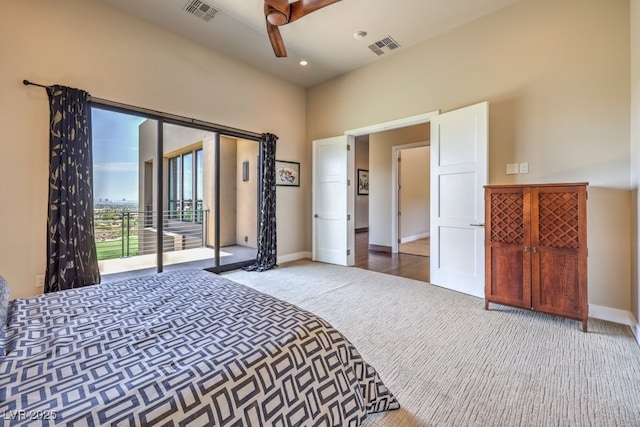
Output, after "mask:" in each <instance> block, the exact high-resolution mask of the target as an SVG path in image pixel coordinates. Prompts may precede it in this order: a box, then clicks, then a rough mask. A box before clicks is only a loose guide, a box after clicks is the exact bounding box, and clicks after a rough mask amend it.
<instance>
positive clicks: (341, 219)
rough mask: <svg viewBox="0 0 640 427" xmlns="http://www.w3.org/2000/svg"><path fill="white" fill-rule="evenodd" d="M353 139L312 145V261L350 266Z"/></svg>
mask: <svg viewBox="0 0 640 427" xmlns="http://www.w3.org/2000/svg"><path fill="white" fill-rule="evenodd" d="M350 140H353V137H350V136H347V135H345V136H337V137H333V138H326V139H320V140H317V141H313V192H312V200H313V252H312V256H313V260H314V261H320V262H326V263H330V264H338V265H353V264H354V260H355V257H354V253H353V252H354V251H353V236H354V222H353V220H352V217H353V215H352V212H353V207H354V193H353V188H354V186H353V185H351V184H352V180H353V178H352V176H353V162H354V159H353V152H352V151H351V150H350V147H351V146H353V141H350Z"/></svg>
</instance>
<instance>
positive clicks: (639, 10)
mask: <svg viewBox="0 0 640 427" xmlns="http://www.w3.org/2000/svg"><path fill="white" fill-rule="evenodd" d="M630 16H631V156H630V157H631V185H632V188H633V203H632V207H633V209H632V218H633V221H632V231H633V232H632V233H631V236H632V246H631V253H632V260H633V263H632V265H633V268H632V270H631V271H632V286H631V312H632V313H633V315H634V316H635V318H636V320H638V319H640V292H639V288H640V283H639V280H640V279H639V278H638V277H639V274H638V264H639V258H638V256H639V254H640V250H638V243H639V242H640V237H639V236H638V232H639V229H640V227H639V226H638V223H639V217H638V215H639V214H640V205H639V203H640V199H639V198H638V186H640V0H631V13H630ZM639 335H640V331H636V336H639Z"/></svg>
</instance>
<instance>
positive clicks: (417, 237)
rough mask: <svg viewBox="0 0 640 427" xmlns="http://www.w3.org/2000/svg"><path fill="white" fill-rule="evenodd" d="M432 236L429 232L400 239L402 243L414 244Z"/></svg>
mask: <svg viewBox="0 0 640 427" xmlns="http://www.w3.org/2000/svg"><path fill="white" fill-rule="evenodd" d="M430 235H431V233H429V232H426V233H420V234H414V235H413V236H407V237H403V238H402V239H400V243H407V242H413V241H414V240H419V239H424V238H425V237H429V236H430Z"/></svg>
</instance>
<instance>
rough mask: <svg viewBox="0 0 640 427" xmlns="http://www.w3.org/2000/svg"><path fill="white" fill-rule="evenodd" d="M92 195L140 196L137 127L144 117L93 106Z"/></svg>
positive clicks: (116, 198)
mask: <svg viewBox="0 0 640 427" xmlns="http://www.w3.org/2000/svg"><path fill="white" fill-rule="evenodd" d="M91 119H92V141H93V184H94V185H93V198H94V200H96V201H99V200H100V199H102V200H103V201H105V200H106V199H108V200H109V201H122V200H123V199H124V200H127V201H134V200H138V151H139V148H138V138H139V134H138V127H139V126H140V124H141V123H142V122H144V121H145V120H147V119H146V118H144V117H138V116H132V115H129V114H124V113H118V112H114V111H108V110H102V109H99V108H93V109H92V116H91Z"/></svg>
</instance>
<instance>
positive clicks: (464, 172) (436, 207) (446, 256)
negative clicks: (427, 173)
mask: <svg viewBox="0 0 640 427" xmlns="http://www.w3.org/2000/svg"><path fill="white" fill-rule="evenodd" d="M488 110H489V106H488V104H487V103H486V102H483V103H480V104H476V105H472V106H469V107H465V108H461V109H459V110H455V111H451V112H448V113H445V114H440V115H438V116H436V117H433V118H432V119H431V200H432V203H431V264H430V265H431V267H430V281H431V283H433V284H434V285H438V286H442V287H445V288H449V289H453V290H455V291H459V292H464V293H466V294H470V295H474V296H477V297H484V228H483V227H482V226H483V224H484V186H485V185H486V184H487V166H488V160H487V159H488V155H487V152H488V145H489V144H488V139H489V137H488V127H489V126H488V120H489V111H488Z"/></svg>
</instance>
